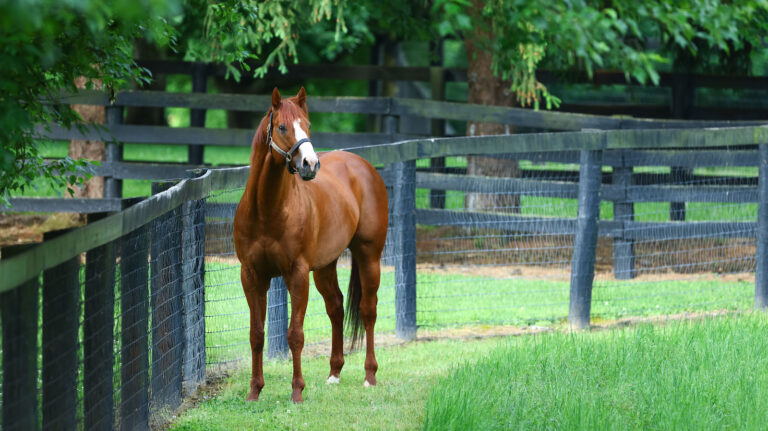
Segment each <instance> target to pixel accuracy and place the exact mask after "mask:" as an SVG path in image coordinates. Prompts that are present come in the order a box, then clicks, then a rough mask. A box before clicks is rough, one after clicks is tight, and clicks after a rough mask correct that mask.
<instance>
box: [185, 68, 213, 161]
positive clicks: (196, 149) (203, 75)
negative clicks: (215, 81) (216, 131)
mask: <svg viewBox="0 0 768 431" xmlns="http://www.w3.org/2000/svg"><path fill="white" fill-rule="evenodd" d="M207 69H208V65H207V64H206V63H195V65H194V67H193V71H192V92H194V93H205V92H206V91H207V90H208V70H207ZM205 112H206V111H205V109H190V110H189V125H190V126H191V127H205ZM204 151H205V147H204V146H202V145H190V146H189V147H187V162H188V163H190V164H193V165H202V164H203V155H204Z"/></svg>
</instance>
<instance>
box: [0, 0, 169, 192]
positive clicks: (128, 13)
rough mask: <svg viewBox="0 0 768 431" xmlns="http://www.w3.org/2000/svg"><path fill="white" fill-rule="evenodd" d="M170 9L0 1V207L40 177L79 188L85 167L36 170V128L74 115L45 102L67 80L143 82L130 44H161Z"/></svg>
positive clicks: (148, 2) (119, 2)
mask: <svg viewBox="0 0 768 431" xmlns="http://www.w3.org/2000/svg"><path fill="white" fill-rule="evenodd" d="M175 6H176V3H175V2H167V1H163V0H138V1H136V0H112V1H106V0H78V1H58V0H7V1H3V2H0V77H1V78H0V95H1V96H0V141H1V142H2V146H0V204H7V203H8V198H9V196H10V192H11V191H13V190H18V191H22V190H23V189H24V188H25V187H26V186H27V185H28V184H29V183H30V182H31V181H32V180H33V179H34V178H36V177H39V176H42V177H44V178H48V179H50V180H51V181H53V182H54V183H55V184H57V185H59V186H63V185H65V184H66V183H67V182H69V183H79V182H82V180H83V175H85V174H87V164H86V162H85V161H74V160H72V159H70V158H64V159H63V160H59V161H55V162H52V163H51V164H44V163H43V159H42V157H41V156H40V154H39V151H38V145H37V143H36V142H35V137H34V134H35V133H34V128H35V125H36V124H47V123H49V122H56V123H58V124H61V125H63V126H65V127H69V126H71V125H73V124H76V123H77V122H78V121H79V119H80V118H79V116H78V115H77V113H75V112H74V111H73V110H72V109H71V108H70V107H69V106H67V105H64V104H62V103H49V102H44V100H49V99H55V98H56V96H57V95H58V94H59V93H60V92H61V91H63V90H72V91H73V90H75V89H76V87H75V79H76V78H78V77H86V78H88V81H89V85H91V86H92V85H93V81H92V80H100V81H101V82H102V83H103V86H104V87H105V88H107V89H114V88H116V87H120V86H123V85H125V84H126V83H127V82H128V81H130V80H133V79H147V76H146V73H145V71H142V70H141V69H139V68H138V67H136V64H135V62H134V60H133V56H132V49H133V40H134V39H135V38H136V37H138V36H143V35H146V36H149V37H150V38H151V39H153V40H154V41H156V42H157V43H168V42H169V40H170V34H169V32H168V31H167V30H168V28H167V25H166V22H165V20H164V19H163V18H162V17H163V16H167V15H169V14H171V13H174V11H175V10H176V9H175Z"/></svg>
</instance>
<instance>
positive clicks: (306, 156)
mask: <svg viewBox="0 0 768 431" xmlns="http://www.w3.org/2000/svg"><path fill="white" fill-rule="evenodd" d="M293 133H294V134H295V136H296V142H299V141H300V140H302V139H309V136H307V134H306V133H305V132H304V129H302V128H301V118H297V119H296V120H295V121H294V122H293ZM299 154H300V155H301V164H300V165H303V164H304V161H305V160H306V161H307V163H309V165H310V166H312V167H314V166H315V165H316V164H317V154H315V149H314V147H312V143H311V142H304V143H303V144H301V145H299Z"/></svg>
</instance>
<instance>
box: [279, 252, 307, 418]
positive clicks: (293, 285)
mask: <svg viewBox="0 0 768 431" xmlns="http://www.w3.org/2000/svg"><path fill="white" fill-rule="evenodd" d="M283 279H284V280H285V284H286V285H287V286H288V292H289V293H290V294H291V323H290V324H289V325H288V334H287V335H288V336H287V338H288V347H290V348H291V357H292V358H293V381H292V384H291V386H292V388H293V394H292V395H291V400H292V401H293V402H294V403H300V402H303V401H304V398H303V397H302V396H301V392H302V391H303V390H304V386H305V383H304V377H303V376H302V374H301V351H302V350H303V349H304V315H305V314H306V312H307V300H308V296H309V267H307V266H303V265H295V267H294V268H293V271H292V272H291V273H290V274H283Z"/></svg>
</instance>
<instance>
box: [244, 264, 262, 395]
mask: <svg viewBox="0 0 768 431" xmlns="http://www.w3.org/2000/svg"><path fill="white" fill-rule="evenodd" d="M240 280H241V282H242V283H243V291H244V292H245V298H246V299H247V300H248V308H249V309H250V311H251V313H250V314H251V334H250V342H251V392H250V393H249V394H248V398H247V400H248V401H258V400H259V394H260V393H261V389H262V388H263V387H264V368H263V353H264V318H265V316H266V312H267V290H268V289H269V279H267V278H264V277H259V276H258V275H257V274H255V273H254V272H253V270H251V269H250V268H248V267H247V266H245V265H243V266H242V267H241V268H240Z"/></svg>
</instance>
